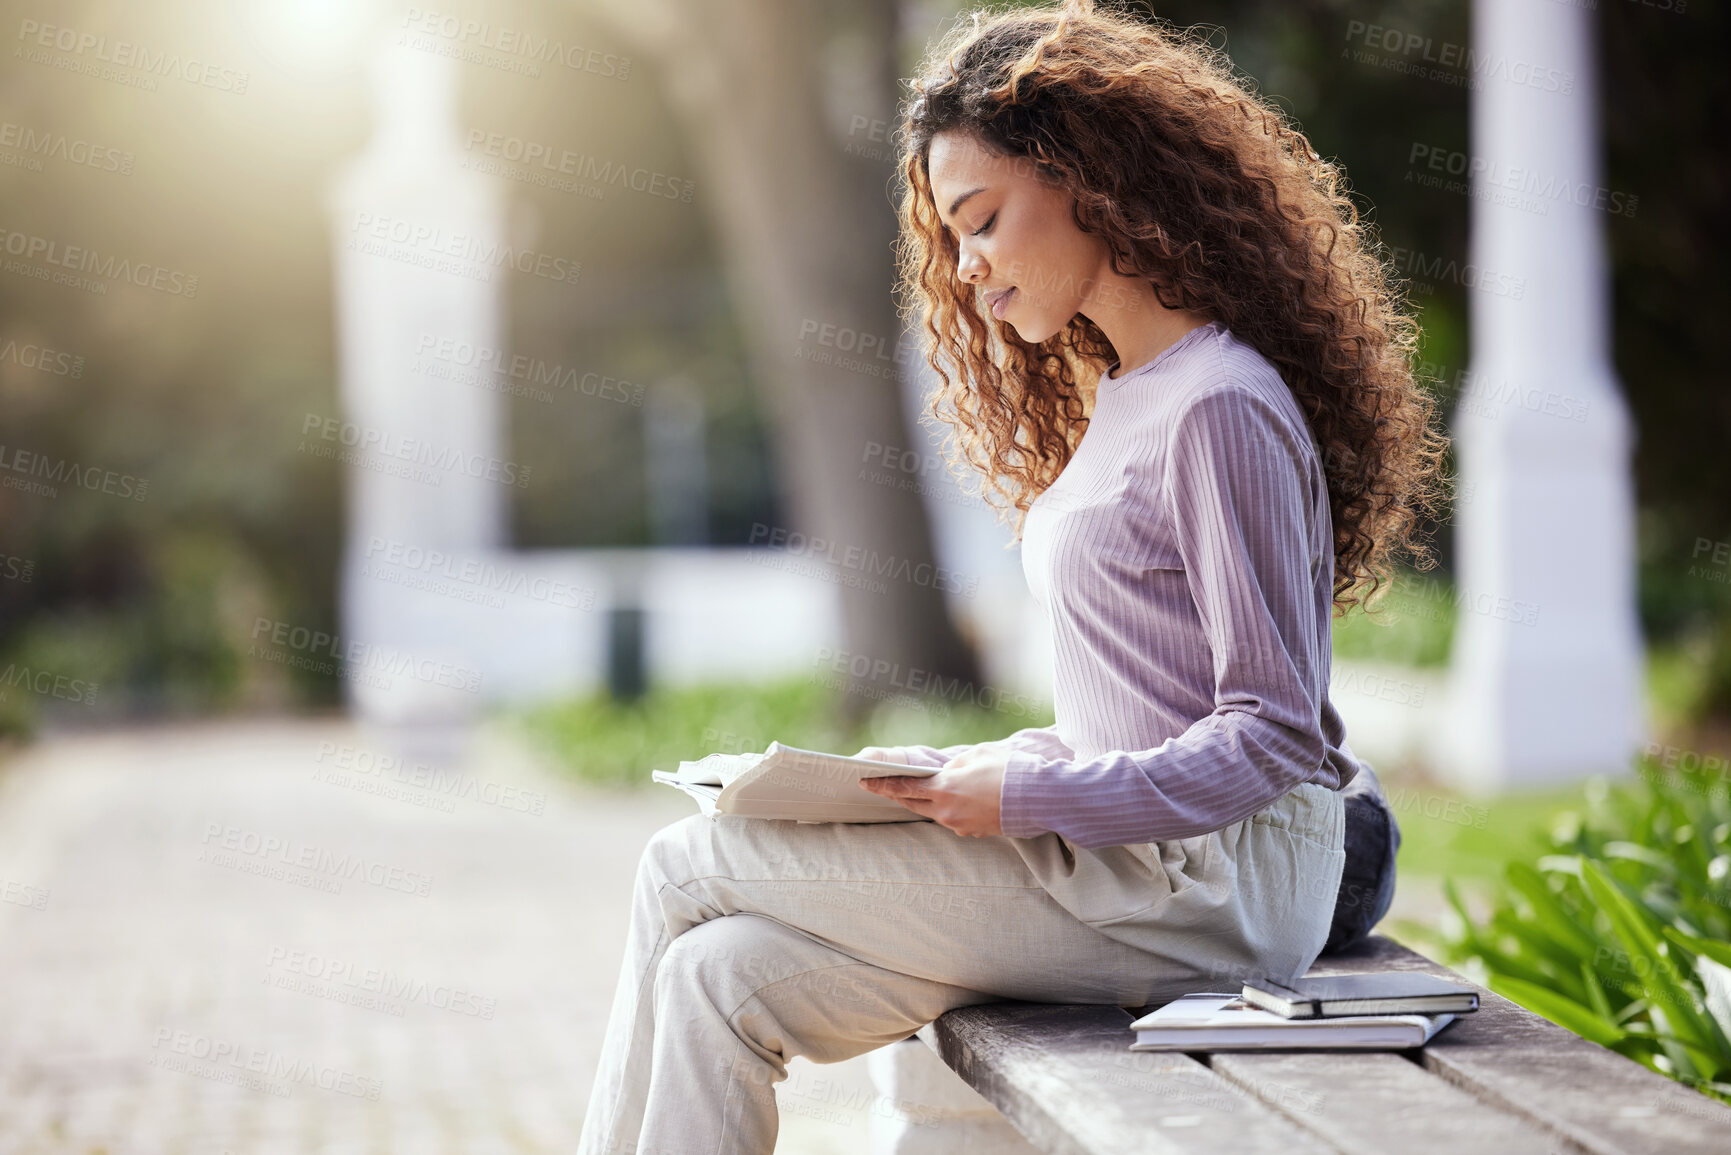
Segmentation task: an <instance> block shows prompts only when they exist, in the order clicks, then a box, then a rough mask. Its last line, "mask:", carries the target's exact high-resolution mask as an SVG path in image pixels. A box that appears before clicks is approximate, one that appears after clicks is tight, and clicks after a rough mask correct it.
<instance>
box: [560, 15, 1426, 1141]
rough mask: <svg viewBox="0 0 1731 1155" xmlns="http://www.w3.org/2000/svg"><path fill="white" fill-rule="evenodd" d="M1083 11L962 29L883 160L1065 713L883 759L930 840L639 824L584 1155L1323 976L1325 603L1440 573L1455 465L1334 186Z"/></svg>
mask: <svg viewBox="0 0 1731 1155" xmlns="http://www.w3.org/2000/svg"><path fill="white" fill-rule="evenodd" d="M1092 7H1093V5H1092V4H1091V3H1089V2H1087V0H1072V2H1071V3H1069V4H1067V5H1065V6H1063V7H1062V8H1054V9H1051V10H1045V11H1021V12H1016V13H1013V14H1008V15H1002V16H996V17H987V16H983V15H982V16H976V17H975V18H974V20H973V21H972V22H971V24H970V23H968V22H966V21H964V22H963V23H962V24H959V25H958V27H957V29H956V31H955V32H953V33H952V34H951V35H950V36H949V37H948V38H947V39H946V41H945V42H943V43H941V44H940V45H939V46H938V47H937V49H936V50H935V51H934V52H933V54H932V55H931V57H930V59H929V62H928V64H927V65H926V67H925V68H924V69H923V70H922V76H921V78H920V79H918V80H916V81H914V84H913V88H914V92H913V99H912V100H911V101H910V102H909V103H908V104H907V106H906V107H905V109H904V113H903V119H902V123H901V124H900V126H899V134H898V138H899V143H900V147H901V150H902V165H903V173H904V176H905V182H906V183H905V186H904V188H903V190H902V203H901V219H902V231H903V245H902V248H901V251H900V258H901V273H902V282H903V287H904V288H905V289H906V290H907V292H908V293H909V294H910V295H911V296H912V298H913V300H914V301H915V302H916V303H917V305H918V310H919V315H920V317H921V319H922V320H923V323H924V327H925V330H926V332H927V333H928V334H929V337H930V340H931V349H930V353H929V359H930V361H931V364H932V366H933V368H934V369H935V370H936V372H937V374H938V376H939V378H940V381H941V384H940V386H939V388H938V389H937V390H936V391H935V393H934V394H933V396H932V397H931V398H930V410H931V413H932V414H933V416H935V417H936V418H938V419H941V420H943V421H946V422H948V423H949V424H950V425H952V426H953V427H954V435H955V439H956V441H957V442H958V443H959V445H960V447H961V451H962V452H961V457H962V458H963V459H964V460H965V461H966V462H967V463H968V464H970V465H972V466H973V467H974V468H976V469H978V470H979V471H980V472H981V473H982V474H983V475H984V476H985V477H986V478H987V479H988V483H989V489H990V491H991V492H992V493H993V494H994V495H996V496H1001V497H1003V498H1006V499H1007V500H1008V506H1009V507H1011V508H1013V510H1014V511H1015V512H1016V513H1018V514H1019V515H1020V520H1019V522H1018V523H1017V530H1018V533H1019V535H1020V538H1021V541H1022V546H1023V556H1022V560H1023V566H1024V568H1025V571H1026V574H1027V579H1028V583H1029V586H1030V588H1031V589H1032V591H1033V593H1034V596H1035V597H1036V598H1037V599H1038V601H1039V602H1040V603H1041V605H1042V606H1043V607H1044V608H1045V610H1046V612H1047V616H1048V618H1049V622H1050V628H1051V631H1052V640H1053V649H1054V652H1055V656H1056V669H1055V671H1054V706H1055V710H1056V715H1057V723H1056V725H1054V726H1050V727H1046V728H1043V729H1025V730H1021V731H1019V732H1017V733H1015V734H1012V735H1010V736H1009V737H1008V738H1005V739H1003V740H1001V741H996V742H988V743H985V744H983V745H978V746H960V747H952V748H950V749H946V750H935V749H932V748H931V747H927V746H909V747H894V748H877V747H870V748H868V749H867V750H865V751H863V752H862V753H864V754H865V755H866V756H868V757H876V758H882V759H887V760H892V761H900V762H907V763H910V764H920V765H925V766H941V767H942V770H941V772H940V773H938V774H936V775H934V776H932V777H927V778H914V777H905V776H904V777H889V778H882V779H876V780H870V781H872V783H873V785H872V787H871V788H872V789H874V790H876V791H878V792H879V793H882V794H885V795H888V796H890V797H893V798H895V799H897V800H899V801H900V802H901V803H902V804H903V805H905V806H906V807H907V808H908V809H909V811H911V812H912V814H913V815H920V816H923V817H926V818H930V819H933V820H934V821H933V822H917V821H909V822H904V823H884V824H876V825H862V824H851V825H850V824H798V823H793V822H770V821H757V820H749V819H745V820H725V819H724V820H714V819H710V818H705V817H702V816H693V817H691V818H688V819H685V820H684V821H681V822H676V823H674V824H673V825H671V826H669V827H667V828H666V829H664V830H662V831H660V832H658V833H657V834H656V835H655V836H654V838H653V839H652V840H651V841H650V844H649V846H648V848H647V849H646V851H645V852H644V855H643V859H642V862H641V864H640V867H639V871H638V875H637V882H636V895H635V899H634V903H635V906H634V911H633V915H632V923H631V929H630V935H629V940H628V945H627V948H626V957H625V963H624V968H623V970H622V972H621V974H620V979H619V986H618V989H617V992H616V994H615V996H614V1004H613V1010H612V1017H611V1019H610V1021H609V1023H608V1026H607V1034H606V1039H605V1045H604V1049H603V1053H602V1061H601V1069H600V1071H599V1073H598V1074H597V1076H596V1080H595V1086H594V1093H593V1096H592V1098H591V1100H590V1103H589V1110H588V1117H587V1119H586V1120H585V1123H584V1130H583V1139H582V1143H581V1145H580V1151H582V1152H584V1153H588V1155H601V1153H603V1152H608V1153H613V1152H636V1153H638V1155H650V1153H654V1155H663V1153H665V1155H737V1153H740V1152H750V1153H768V1152H770V1151H771V1150H772V1149H773V1147H774V1145H775V1136H776V1128H777V1116H776V1108H775V1097H774V1093H773V1091H774V1084H775V1083H776V1082H778V1081H780V1080H781V1079H783V1078H785V1077H786V1073H787V1072H786V1063H787V1061H788V1060H789V1059H790V1058H792V1057H793V1056H795V1055H804V1056H806V1057H808V1058H809V1059H811V1060H814V1061H816V1062H820V1063H828V1062H835V1061H839V1060H842V1059H847V1058H850V1057H852V1056H855V1055H858V1054H861V1053H863V1052H865V1051H869V1050H872V1049H873V1048H876V1047H880V1046H883V1045H885V1044H888V1043H893V1042H896V1041H897V1040H900V1039H904V1038H906V1037H907V1036H908V1035H909V1034H911V1033H913V1032H914V1031H916V1030H917V1029H918V1028H920V1027H921V1026H923V1025H924V1024H926V1023H929V1022H931V1021H932V1020H933V1019H935V1018H937V1017H938V1016H939V1015H941V1014H943V1013H944V1012H945V1011H947V1010H949V1009H951V1008H952V1007H958V1006H963V1005H967V1004H971V1003H979V1002H986V1001H990V1000H995V999H1003V998H1013V999H1027V1000H1035V1001H1042V1002H1057V1003H1106V1004H1113V1003H1115V1004H1118V1005H1121V1006H1142V1005H1147V1004H1154V1003H1161V1002H1165V1001H1167V1000H1169V999H1170V998H1172V997H1174V996H1175V995H1177V994H1179V993H1181V992H1183V991H1186V990H1198V989H1218V988H1220V987H1221V986H1222V985H1230V984H1233V983H1236V982H1240V981H1242V980H1243V979H1244V978H1247V977H1252V976H1256V975H1270V976H1275V977H1287V978H1290V977H1293V976H1296V975H1297V974H1299V973H1301V972H1303V971H1304V970H1305V969H1307V968H1308V967H1309V966H1310V964H1311V963H1312V962H1313V961H1314V960H1315V958H1316V956H1317V954H1318V953H1319V951H1320V950H1321V949H1322V946H1323V943H1324V939H1325V936H1327V934H1328V932H1329V926H1330V919H1331V916H1332V915H1333V914H1334V910H1335V902H1336V897H1337V891H1338V890H1339V888H1340V884H1341V877H1342V868H1343V858H1344V854H1343V802H1342V797H1341V793H1340V791H1341V790H1342V788H1344V787H1346V786H1347V784H1348V783H1349V782H1351V781H1352V780H1353V778H1354V776H1355V775H1356V774H1358V773H1359V772H1360V764H1359V763H1358V761H1357V760H1356V759H1355V758H1354V757H1353V755H1352V753H1351V752H1350V750H1349V749H1348V747H1347V745H1346V742H1345V734H1344V731H1343V727H1342V725H1341V720H1340V716H1339V714H1338V713H1337V712H1336V711H1335V708H1334V706H1333V705H1332V704H1331V703H1330V702H1329V697H1328V684H1329V661H1330V653H1331V649H1330V618H1331V612H1332V611H1342V612H1343V611H1344V610H1345V609H1346V608H1347V607H1350V606H1352V605H1354V604H1356V603H1358V602H1360V601H1362V600H1364V598H1365V597H1366V596H1367V595H1368V594H1370V593H1374V592H1375V591H1376V590H1378V589H1379V588H1380V587H1381V586H1382V585H1384V584H1385V583H1386V581H1387V579H1388V575H1389V569H1390V564H1389V563H1390V556H1391V553H1392V552H1393V551H1395V550H1397V549H1401V548H1406V549H1408V550H1410V551H1411V552H1413V553H1414V554H1416V555H1418V556H1419V557H1421V558H1422V556H1423V548H1422V545H1421V544H1420V543H1418V542H1416V541H1414V540H1412V530H1413V527H1414V524H1415V517H1416V514H1417V512H1418V511H1419V510H1421V509H1422V508H1424V507H1426V506H1427V505H1428V504H1430V503H1432V502H1434V501H1435V499H1436V497H1437V496H1438V494H1437V490H1438V489H1439V483H1438V475H1439V463H1440V459H1441V455H1442V452H1443V449H1444V445H1445V443H1444V440H1443V439H1442V438H1441V436H1440V435H1438V434H1437V433H1436V432H1435V431H1434V429H1433V428H1432V417H1433V413H1432V404H1431V402H1430V401H1429V400H1428V399H1427V397H1426V396H1425V394H1424V393H1423V392H1422V391H1421V390H1420V389H1419V388H1418V386H1417V385H1416V383H1415V381H1414V379H1413V375H1412V372H1411V369H1410V365H1409V362H1410V359H1411V357H1412V356H1413V354H1414V350H1415V342H1416V332H1415V331H1416V326H1415V324H1414V322H1413V321H1412V319H1411V318H1410V317H1409V316H1407V315H1406V314H1405V313H1404V312H1403V311H1402V309H1401V307H1400V306H1399V303H1398V301H1397V299H1396V296H1395V294H1394V291H1393V290H1392V288H1391V286H1390V281H1389V279H1388V274H1387V273H1386V272H1385V270H1384V268H1383V266H1382V265H1381V264H1380V262H1379V260H1378V258H1377V257H1376V256H1375V255H1374V253H1373V251H1372V245H1371V242H1370V241H1369V240H1368V239H1367V238H1366V235H1365V233H1364V230H1363V227H1362V226H1361V225H1360V224H1359V223H1358V219H1357V214H1356V211H1355V210H1354V208H1353V207H1352V205H1351V204H1350V202H1349V201H1348V200H1347V198H1346V196H1345V195H1344V194H1343V193H1342V192H1341V191H1340V187H1339V186H1340V180H1341V177H1340V174H1339V172H1338V170H1337V169H1336V168H1334V167H1333V166H1332V165H1331V164H1329V163H1328V162H1326V161H1324V160H1322V159H1320V158H1319V157H1318V156H1317V155H1316V154H1315V153H1314V152H1313V151H1312V150H1311V147H1310V145H1309V143H1308V142H1307V141H1306V139H1305V138H1304V136H1303V135H1302V134H1300V133H1299V132H1298V131H1297V130H1295V129H1294V128H1293V127H1291V126H1290V125H1289V124H1288V123H1287V122H1286V121H1285V120H1284V119H1283V118H1282V116H1281V114H1280V113H1279V111H1278V110H1277V109H1275V108H1274V107H1273V106H1272V105H1270V104H1269V103H1267V102H1265V101H1263V100H1261V99H1259V98H1257V97H1255V96H1253V95H1251V94H1250V93H1248V92H1247V91H1246V89H1245V88H1244V87H1243V86H1241V85H1240V84H1239V83H1238V82H1237V81H1235V80H1234V79H1233V78H1232V73H1231V67H1230V64H1229V62H1227V61H1226V60H1224V59H1223V58H1222V57H1220V56H1218V55H1217V54H1215V53H1213V52H1211V51H1210V50H1209V49H1207V48H1206V47H1205V46H1203V45H1201V44H1199V43H1196V42H1194V41H1193V40H1189V39H1185V38H1181V37H1177V36H1173V35H1171V34H1169V33H1168V32H1167V31H1164V30H1162V29H1159V28H1156V27H1152V26H1149V25H1145V24H1142V23H1138V22H1137V21H1135V20H1133V19H1129V18H1122V17H1113V16H1107V15H1104V14H1096V13H1094V12H1093V11H1092ZM835 225H836V227H837V228H847V227H848V224H847V222H846V221H837V222H836V223H835ZM1084 431H1086V436H1085V437H1084V436H1083V434H1084ZM1001 512H1003V513H1004V514H1005V515H1006V516H1008V515H1009V509H1002V508H1001ZM910 817H911V815H910Z"/></svg>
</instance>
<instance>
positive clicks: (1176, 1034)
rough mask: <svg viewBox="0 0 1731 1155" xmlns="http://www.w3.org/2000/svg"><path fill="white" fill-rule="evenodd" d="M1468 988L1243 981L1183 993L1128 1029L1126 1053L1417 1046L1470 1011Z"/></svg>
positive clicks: (1367, 977) (1370, 978) (1373, 980)
mask: <svg viewBox="0 0 1731 1155" xmlns="http://www.w3.org/2000/svg"><path fill="white" fill-rule="evenodd" d="M1478 1005H1479V997H1478V994H1477V993H1476V992H1475V991H1474V990H1473V989H1472V988H1471V987H1463V986H1460V985H1458V984H1455V983H1451V982H1448V981H1446V980H1444V979H1439V978H1437V977H1435V976H1434V975H1427V974H1418V973H1412V972H1399V971H1384V972H1381V973H1377V974H1363V975H1332V976H1329V977H1326V978H1301V979H1294V980H1293V981H1292V982H1291V983H1274V982H1269V981H1266V980H1261V981H1258V982H1254V983H1246V984H1245V985H1244V989H1243V990H1242V991H1240V992H1239V993H1237V994H1221V993H1218V992H1216V993H1204V994H1190V995H1184V996H1182V997H1180V998H1178V999H1175V1000H1173V1001H1172V1002H1170V1003H1167V1004H1166V1005H1165V1006H1163V1007H1161V1008H1160V1009H1159V1010H1157V1011H1154V1012H1153V1013H1152V1014H1147V1015H1144V1016H1142V1017H1141V1018H1139V1019H1137V1020H1136V1021H1135V1022H1133V1023H1131V1024H1130V1027H1131V1029H1132V1030H1134V1031H1135V1032H1136V1041H1135V1042H1134V1043H1132V1044H1130V1049H1131V1050H1132V1051H1244V1050H1250V1051H1254V1050H1289V1049H1304V1050H1310V1049H1329V1050H1333V1049H1337V1048H1339V1049H1349V1050H1402V1049H1405V1048H1407V1047H1422V1046H1424V1044H1425V1043H1427V1042H1429V1041H1430V1039H1431V1037H1432V1036H1433V1035H1435V1034H1436V1033H1437V1032H1438V1031H1440V1030H1442V1028H1443V1027H1445V1026H1447V1025H1448V1024H1449V1023H1451V1022H1453V1021H1454V1020H1455V1016H1457V1015H1461V1014H1466V1013H1468V1012H1470V1011H1474V1010H1477V1009H1478Z"/></svg>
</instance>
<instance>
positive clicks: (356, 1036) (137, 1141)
mask: <svg viewBox="0 0 1731 1155" xmlns="http://www.w3.org/2000/svg"><path fill="white" fill-rule="evenodd" d="M390 756H391V755H390V754H389V752H388V750H387V749H386V748H384V747H382V746H379V745H375V744H373V743H371V742H369V740H367V739H366V738H364V737H362V736H361V735H360V734H359V733H358V732H357V731H356V730H355V729H354V728H353V727H352V726H351V725H349V724H348V723H346V722H343V721H336V720H333V721H313V722H266V723H239V724H222V725H208V726H195V727H185V728H169V729H150V730H132V731H123V732H111V733H106V734H101V735H87V736H77V737H61V738H50V739H47V740H45V741H43V742H42V743H39V744H38V745H36V746H34V747H31V748H29V749H26V750H24V751H22V752H20V753H19V754H18V755H17V756H15V757H14V758H12V759H11V760H10V761H9V763H8V764H7V765H6V766H5V767H4V768H3V769H0V899H4V901H0V991H3V992H4V993H3V995H0V1155H5V1153H11V1152H18V1153H23V1152H54V1153H61V1152H67V1153H72V1152H76V1153H79V1155H96V1153H99V1152H100V1153H103V1155H130V1153H134V1152H136V1153H140V1155H171V1153H172V1155H180V1153H188V1155H271V1153H278V1152H281V1153H285V1155H286V1153H293V1155H304V1153H308V1152H330V1153H333V1155H339V1153H350V1152H352V1153H355V1155H361V1153H367V1155H372V1153H381V1155H383V1153H392V1155H397V1153H422V1152H425V1153H428V1155H491V1153H507V1152H510V1153H517V1152H536V1153H539V1152H569V1151H571V1150H572V1149H574V1146H575V1142H576V1137H577V1133H578V1128H579V1126H580V1123H581V1120H582V1114H583V1109H584V1104H585V1100H586V1099H587V1096H588V1092H589V1085H590V1080H591V1078H592V1076H593V1074H594V1066H595V1061H596V1056H597V1053H598V1051H599V1046H600V1038H601V1032H602V1027H603V1024H604V1022H605V1018H606V1014H607V1006H608V1002H609V1000H610V998H611V996H612V991H613V984H614V981H615V979H616V976H617V973H618V971H617V968H618V964H619V959H620V956H621V953H622V951H623V936H624V927H625V917H626V900H627V898H628V896H629V893H630V879H631V872H632V868H633V866H634V865H635V863H636V860H637V856H638V852H639V850H640V849H641V847H642V845H643V843H644V841H645V839H646V838H647V837H648V836H649V834H650V833H651V832H652V831H654V830H655V829H656V828H658V827H659V826H661V825H663V824H665V823H666V822H669V821H672V820H674V819H676V818H679V817H682V816H683V815H685V814H688V813H690V803H689V802H688V801H687V800H686V799H684V798H683V797H681V796H679V795H677V794H676V793H675V792H673V791H665V792H660V791H645V792H642V793H641V794H637V795H626V796H621V795H613V794H603V793H594V792H585V791H582V790H580V789H577V788H575V787H572V786H571V785H569V784H568V783H566V782H565V781H564V780H563V779H557V778H555V777H553V776H552V775H550V774H548V773H547V772H546V771H545V770H544V769H542V768H540V767H538V766H537V765H536V764H535V763H534V761H533V759H532V758H530V757H529V756H528V755H526V754H525V753H524V752H523V751H522V750H521V748H519V747H517V746H516V745H514V744H512V743H510V742H509V741H507V740H505V739H504V738H502V737H500V736H498V735H496V734H494V735H491V736H486V737H484V740H483V742H482V743H481V744H480V745H479V747H478V749H477V751H476V752H475V753H474V754H473V755H472V756H470V757H468V758H466V759H464V760H463V761H461V762H460V763H456V764H453V765H452V766H451V768H449V769H446V770H444V771H443V772H442V777H435V772H434V771H433V770H432V769H431V768H430V767H423V768H421V769H417V768H416V765H415V764H414V763H413V762H412V761H409V760H404V761H402V762H399V763H397V764H395V765H393V764H389V763H384V762H381V761H380V759H381V758H389V757H390ZM780 1093H781V1096H782V1101H783V1119H784V1122H783V1133H782V1143H781V1145H780V1146H779V1148H778V1151H781V1152H789V1153H794V1152H797V1153H800V1155H859V1153H861V1152H864V1151H865V1150H866V1149H867V1140H866V1136H867V1134H868V1129H869V1121H870V1118H871V1116H872V1114H873V1106H874V1101H873V1100H872V1098H871V1095H870V1089H869V1084H868V1083H867V1082H866V1081H865V1078H864V1072H863V1063H862V1062H861V1061H858V1060H856V1061H855V1062H853V1063H846V1064H838V1065H836V1066H832V1067H815V1066H811V1065H807V1064H803V1063H801V1062H796V1063H795V1064H794V1065H793V1067H792V1073H791V1077H790V1079H789V1081H788V1083H786V1084H784V1085H783V1086H782V1088H781V1089H780Z"/></svg>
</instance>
